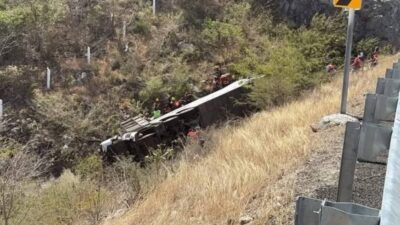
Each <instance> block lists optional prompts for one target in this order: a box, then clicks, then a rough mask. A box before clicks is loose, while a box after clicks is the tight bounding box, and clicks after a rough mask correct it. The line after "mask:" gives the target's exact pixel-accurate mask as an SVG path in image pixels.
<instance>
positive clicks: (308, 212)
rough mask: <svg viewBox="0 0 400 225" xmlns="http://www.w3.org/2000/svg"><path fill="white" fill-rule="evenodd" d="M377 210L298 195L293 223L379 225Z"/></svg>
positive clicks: (309, 224)
mask: <svg viewBox="0 0 400 225" xmlns="http://www.w3.org/2000/svg"><path fill="white" fill-rule="evenodd" d="M379 220H380V218H379V210H377V209H373V208H369V207H366V206H362V205H359V204H354V203H340V202H331V201H326V200H323V201H322V200H317V199H312V198H304V197H300V198H298V199H297V203H296V216H295V225H379Z"/></svg>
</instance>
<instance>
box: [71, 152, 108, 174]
mask: <svg viewBox="0 0 400 225" xmlns="http://www.w3.org/2000/svg"><path fill="white" fill-rule="evenodd" d="M75 172H76V173H77V174H78V175H80V176H81V177H82V178H84V179H94V178H98V177H99V176H100V175H101V174H102V172H103V160H102V159H101V157H100V156H99V155H91V156H89V157H86V158H84V159H82V160H80V162H79V163H78V165H76V166H75Z"/></svg>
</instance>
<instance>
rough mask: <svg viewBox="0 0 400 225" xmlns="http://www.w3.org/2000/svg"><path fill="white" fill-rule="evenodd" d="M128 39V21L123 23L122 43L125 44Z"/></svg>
mask: <svg viewBox="0 0 400 225" xmlns="http://www.w3.org/2000/svg"><path fill="white" fill-rule="evenodd" d="M125 39H126V21H125V20H124V22H123V23H122V41H123V42H125Z"/></svg>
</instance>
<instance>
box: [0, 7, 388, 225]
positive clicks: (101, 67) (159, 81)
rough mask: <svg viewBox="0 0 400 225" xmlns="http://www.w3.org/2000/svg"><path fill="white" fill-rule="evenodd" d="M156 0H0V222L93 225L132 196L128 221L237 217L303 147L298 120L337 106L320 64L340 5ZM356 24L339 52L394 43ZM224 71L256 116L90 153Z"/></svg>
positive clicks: (339, 41)
mask: <svg viewBox="0 0 400 225" xmlns="http://www.w3.org/2000/svg"><path fill="white" fill-rule="evenodd" d="M156 2H157V7H156V13H155V14H153V12H152V5H151V4H152V1H149V0H0V99H2V100H3V104H4V114H3V117H2V118H1V120H0V196H4V198H2V200H0V208H1V209H6V210H0V221H1V222H3V223H4V224H7V225H13V224H18V225H31V224H38V225H48V224H52V225H64V224H69V225H71V224H91V225H93V224H100V223H102V222H103V221H104V220H108V219H109V218H110V217H112V215H118V214H122V213H123V212H125V211H127V210H130V209H132V207H133V208H134V209H135V210H133V211H134V213H132V214H129V215H128V217H129V218H130V219H132V220H129V223H133V222H132V221H134V220H137V221H138V223H142V224H146V223H147V224H149V223H153V224H157V223H169V222H172V221H173V219H172V215H174V214H175V212H176V213H179V214H181V213H182V214H181V215H178V216H177V217H179V216H182V217H181V220H179V221H180V222H181V223H184V222H188V221H189V222H190V221H192V222H190V223H196V221H202V222H204V221H206V222H213V221H214V222H217V223H220V222H221V223H222V221H225V222H226V220H228V219H232V220H236V219H237V218H236V217H237V216H238V215H239V214H240V213H241V212H243V209H244V207H246V204H245V203H246V202H247V201H250V200H249V199H250V198H251V197H250V196H252V195H254V194H255V193H257V192H258V190H259V189H260V188H264V187H265V188H272V186H271V187H270V186H268V185H266V184H267V183H268V182H269V181H270V182H272V183H273V182H275V181H276V180H277V179H278V178H279V177H281V176H282V175H284V174H285V173H286V171H287V170H289V169H291V168H294V167H295V166H296V165H297V164H298V163H299V162H300V161H301V160H302V159H304V157H305V155H307V154H305V153H307V152H308V151H309V150H308V148H307V145H309V141H308V140H307V137H308V136H307V134H308V129H307V128H306V126H307V124H309V123H310V122H311V121H312V120H314V119H315V118H317V117H319V116H320V115H322V114H325V113H326V112H328V111H334V109H336V108H335V107H336V105H337V102H336V101H337V99H336V98H330V97H329V95H331V94H332V93H333V92H334V90H336V89H335V88H338V87H336V86H339V85H338V81H337V80H335V79H332V78H331V77H330V76H328V75H327V72H326V66H327V65H328V64H331V63H332V64H335V65H337V67H338V68H341V67H342V62H343V54H344V49H345V48H344V47H345V46H344V43H345V40H344V39H345V30H346V12H344V11H342V10H336V9H332V8H331V7H330V6H328V5H326V4H324V5H322V6H321V4H320V2H319V1H275V0H274V1H258V0H239V1H237V0H197V1H192V0H175V1H169V0H157V1H156ZM300 2H302V3H304V4H305V5H304V6H307V7H306V8H302V7H304V6H300V5H299V4H298V3H300ZM380 2H382V1H377V4H378V3H380ZM385 2H391V3H390V4H394V1H385ZM383 4H386V3H383V2H382V5H383ZM387 4H389V3H387ZM389 6H394V5H389ZM385 7H388V6H385ZM393 8H394V7H393ZM299 9H301V10H302V11H304V18H303V17H302V16H300V17H299V19H297V16H296V15H299ZM325 9H327V10H328V11H329V12H330V13H326V14H324V12H325ZM279 12H284V13H283V14H282V13H279ZM319 12H321V13H322V14H321V15H320V14H318V13H319ZM292 15H293V16H294V17H293V18H292ZM380 15H381V14H379V18H381V17H380ZM393 15H396V14H395V13H394V14H393ZM368 18H369V17H368ZM373 18H375V17H373ZM373 18H372V17H371V18H370V19H371V20H372V19H373ZM297 20H298V21H297ZM303 20H304V22H303ZM387 20H388V21H391V19H390V18H388V19H387ZM374 29H375V28H374ZM376 29H381V27H379V28H376ZM357 33H358V32H357ZM360 34H361V35H360V36H359V37H357V39H356V41H355V45H354V46H355V49H354V51H353V55H356V54H357V53H358V52H360V51H363V52H364V53H365V55H366V56H367V59H368V57H371V51H372V50H373V49H374V48H375V47H376V46H379V47H381V53H382V54H386V53H390V52H392V50H393V45H395V44H396V42H395V41H393V42H391V41H390V40H391V39H387V38H381V39H380V38H375V37H374V36H369V34H370V33H365V34H364V33H363V32H360ZM395 34H396V33H394V35H395ZM89 50H90V51H89ZM89 53H90V54H89ZM89 56H90V57H89ZM48 71H49V72H50V74H51V80H50V83H49V84H50V86H48V83H47V72H48ZM223 73H229V74H230V75H232V76H231V77H233V78H236V79H238V78H243V77H258V78H259V79H257V80H256V82H255V83H254V85H252V86H249V92H248V93H249V94H248V95H247V96H246V99H245V100H244V101H246V103H248V104H250V105H251V108H252V109H255V110H254V111H253V112H259V113H258V114H257V115H255V116H254V117H251V119H245V121H243V122H240V121H231V122H227V123H226V124H222V125H221V126H222V128H221V127H219V126H217V127H213V128H210V129H209V130H205V131H202V133H203V135H204V139H205V145H204V146H200V145H196V143H194V144H193V143H189V142H186V143H185V142H184V141H182V142H180V140H173V142H174V143H179V144H177V145H185V146H184V147H185V151H181V150H182V148H181V147H175V145H174V146H170V145H159V146H157V147H155V148H154V149H150V151H149V153H148V155H147V156H146V157H145V159H144V160H143V161H141V162H134V161H133V160H132V158H133V157H132V156H130V155H127V156H120V157H117V158H116V159H115V161H116V162H115V163H110V162H109V161H106V160H103V158H102V156H103V155H102V154H101V153H99V144H100V143H101V142H102V141H103V140H106V139H108V138H110V137H112V136H114V135H118V134H120V133H122V132H123V130H122V128H121V122H122V121H124V120H126V119H128V118H131V117H135V116H137V115H142V116H144V117H151V115H154V114H153V113H155V112H156V111H158V110H156V108H158V107H161V105H164V106H167V107H161V108H162V109H161V110H160V111H161V113H166V112H168V111H169V110H170V109H169V108H168V107H170V106H171V105H170V103H171V101H172V99H174V98H175V99H182V98H183V97H185V96H188V95H191V96H193V97H194V98H198V97H201V96H204V95H206V94H208V93H211V92H213V91H215V90H216V89H218V88H219V87H218V86H219V85H217V84H216V83H217V82H215V77H217V78H218V76H220V75H222V74H223ZM356 80H357V79H356ZM330 82H333V83H330ZM359 82H361V81H359ZM321 85H324V86H323V88H320V87H321ZM313 91H315V93H313V94H310V93H311V92H313ZM305 94H306V95H307V96H309V97H307V99H304V98H305V97H301V96H304V95H305ZM335 96H336V95H335ZM299 98H300V100H301V99H303V100H301V101H300V102H298V103H296V101H297V100H299ZM157 99H158V100H157ZM319 100H324V101H326V102H327V103H330V104H329V105H327V104H325V103H324V104H318V105H314V104H316V103H317V102H318V101H319ZM157 102H160V105H158V103H157ZM290 102H293V103H290ZM239 103H243V102H239ZM309 108H314V109H315V110H312V111H310V112H308V111H307V110H309ZM294 110H298V113H293V111H294ZM264 120H268V121H269V122H268V123H266V124H264V123H263V122H264ZM265 130H267V132H264V131H265ZM256 134H257V135H258V134H260V135H259V139H254V138H253V137H254V136H256ZM180 136H182V137H183V139H187V138H186V137H185V136H187V134H185V133H184V132H182V133H181V134H180ZM292 140H293V141H292ZM294 140H296V141H295V142H294ZM227 147H229V149H228V148H227ZM289 153H290V154H289ZM292 157H294V158H296V160H293V161H291V160H290V159H291V158H292ZM271 160H273V161H271ZM282 162H285V164H282ZM286 164H287V165H286ZM196 182H200V183H201V184H202V185H203V186H202V185H199V183H196ZM204 185H205V186H204ZM178 189H179V190H178ZM163 190H169V191H168V192H166V193H164V192H163ZM188 196H190V198H189V199H187V197H188ZM155 199H156V200H155ZM204 199H208V200H207V201H208V202H210V204H208V205H207V204H204V201H205V200H204ZM154 201H156V202H157V204H159V205H157V204H156V205H152V204H154V203H152V202H154ZM154 207H160V208H161V211H162V213H160V211H159V210H158V211H157V210H155V208H154ZM170 208H172V209H174V208H176V210H172V211H171V210H169V209H170ZM267 208H268V207H267ZM185 209H191V210H189V211H185ZM202 211H203V212H202ZM186 212H187V213H186ZM185 213H186V214H185ZM264 214H265V215H267V213H264ZM190 218H192V219H190Z"/></svg>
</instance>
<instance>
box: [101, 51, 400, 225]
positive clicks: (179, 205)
mask: <svg viewBox="0 0 400 225" xmlns="http://www.w3.org/2000/svg"><path fill="white" fill-rule="evenodd" d="M394 59H395V57H386V58H384V59H382V60H381V64H380V66H379V67H377V68H375V69H374V70H372V71H368V72H365V73H364V74H357V75H353V76H352V78H351V85H350V93H349V98H350V99H351V98H353V97H354V96H356V95H360V94H363V93H365V92H366V91H367V90H373V89H374V87H375V85H376V78H377V77H379V76H382V75H383V74H384V72H385V70H386V68H389V67H391V66H392V63H393V61H394ZM340 75H341V74H338V77H337V78H336V79H335V80H334V81H333V82H331V83H329V84H326V85H323V86H322V87H321V88H318V89H317V90H315V91H314V92H312V93H310V94H308V95H307V96H304V97H303V98H302V99H300V100H298V101H296V102H292V103H289V104H287V105H285V106H282V107H279V108H276V109H274V110H272V111H269V112H263V113H259V114H257V115H255V116H253V117H251V118H250V119H248V120H247V121H245V122H243V124H242V125H240V126H239V127H235V128H232V127H226V128H223V129H222V130H221V132H220V135H219V136H218V137H217V140H216V146H215V149H214V150H213V151H212V152H211V153H210V154H209V155H208V156H207V157H205V158H203V159H201V160H199V161H198V162H196V163H195V164H193V163H188V162H181V165H180V167H179V170H178V171H176V173H174V174H172V175H171V176H170V177H169V178H167V179H166V180H165V181H164V182H162V183H161V184H160V185H158V187H156V188H155V190H154V191H153V192H151V193H149V194H148V195H147V196H145V199H144V200H143V201H141V202H139V203H138V204H137V205H136V206H135V207H134V208H133V209H131V210H130V211H129V212H128V213H127V214H126V215H124V216H123V217H121V218H118V219H117V220H115V221H109V222H108V224H112V225H134V224H146V225H150V224H174V225H188V224H202V225H204V224H229V223H228V221H237V219H238V218H239V217H240V216H241V215H242V214H243V213H244V212H245V211H246V206H247V205H248V203H249V202H250V201H252V200H254V198H257V197H255V196H256V195H257V194H259V193H260V192H262V197H259V198H258V199H257V201H260V203H259V205H260V206H262V208H260V209H257V210H256V211H257V213H258V214H259V216H258V218H257V219H256V221H255V223H256V224H265V222H266V220H269V222H268V223H267V224H283V223H287V220H288V218H289V217H290V214H291V213H293V212H291V208H290V207H289V206H288V202H292V201H293V200H294V199H293V182H288V183H287V184H285V185H287V186H286V187H285V188H281V187H282V185H280V186H279V188H277V186H276V183H278V182H279V181H280V179H281V177H282V176H285V174H288V173H290V172H292V171H293V170H294V169H295V168H296V167H298V166H299V165H301V164H302V163H303V162H304V160H305V159H306V158H307V157H308V156H309V154H310V146H309V145H310V132H311V130H310V124H312V123H314V122H316V121H318V120H319V119H320V118H321V117H322V116H324V115H327V114H330V113H335V112H338V110H339V103H340V91H341V76H340ZM285 185H283V186H285ZM236 223H237V222H234V223H232V224H236Z"/></svg>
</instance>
